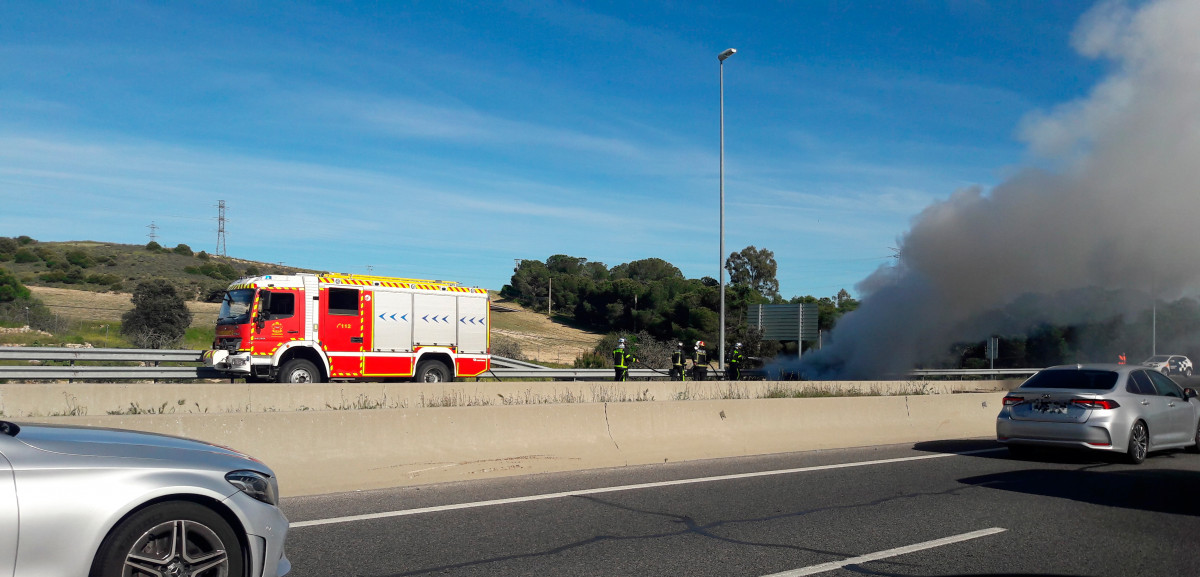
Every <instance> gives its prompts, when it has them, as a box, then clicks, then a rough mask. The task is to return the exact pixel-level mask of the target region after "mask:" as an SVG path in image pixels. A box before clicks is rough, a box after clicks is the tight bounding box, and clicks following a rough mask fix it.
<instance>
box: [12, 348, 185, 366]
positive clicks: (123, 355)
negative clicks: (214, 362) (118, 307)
mask: <svg viewBox="0 0 1200 577" xmlns="http://www.w3.org/2000/svg"><path fill="white" fill-rule="evenodd" d="M203 352H204V351H194V350H170V349H69V348H65V347H0V361H140V362H147V363H148V362H176V363H198V362H200V355H201V353H203Z"/></svg>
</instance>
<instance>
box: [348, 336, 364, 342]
mask: <svg viewBox="0 0 1200 577" xmlns="http://www.w3.org/2000/svg"><path fill="white" fill-rule="evenodd" d="M350 342H352V343H361V342H363V338H362V337H350Z"/></svg>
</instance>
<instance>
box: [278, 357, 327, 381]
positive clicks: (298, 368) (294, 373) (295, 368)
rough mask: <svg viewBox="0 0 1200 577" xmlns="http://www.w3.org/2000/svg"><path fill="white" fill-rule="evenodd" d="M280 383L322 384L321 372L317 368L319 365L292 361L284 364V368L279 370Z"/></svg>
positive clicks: (300, 360)
mask: <svg viewBox="0 0 1200 577" xmlns="http://www.w3.org/2000/svg"><path fill="white" fill-rule="evenodd" d="M279 382H281V383H319V382H321V370H320V369H318V368H317V365H314V364H312V361H306V360H304V359H292V360H290V361H288V362H286V363H284V364H283V368H282V369H280V370H279Z"/></svg>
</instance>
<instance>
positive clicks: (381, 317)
mask: <svg viewBox="0 0 1200 577" xmlns="http://www.w3.org/2000/svg"><path fill="white" fill-rule="evenodd" d="M385 314H387V313H379V320H387V319H385V318H383V315H385Z"/></svg>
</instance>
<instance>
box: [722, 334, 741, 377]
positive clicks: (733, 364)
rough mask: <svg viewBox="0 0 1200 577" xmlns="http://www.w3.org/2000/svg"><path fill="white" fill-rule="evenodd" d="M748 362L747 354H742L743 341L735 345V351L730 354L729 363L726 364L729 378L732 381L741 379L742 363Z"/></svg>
mask: <svg viewBox="0 0 1200 577" xmlns="http://www.w3.org/2000/svg"><path fill="white" fill-rule="evenodd" d="M745 362H746V355H743V354H742V343H738V344H736V345H733V352H732V353H730V354H729V363H728V364H726V365H725V366H726V368H727V369H728V371H727V373H728V378H729V380H731V381H739V380H741V378H742V364H743V363H745Z"/></svg>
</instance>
